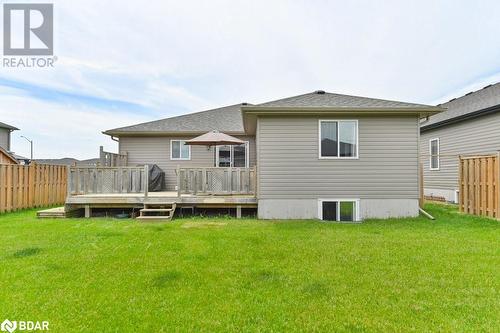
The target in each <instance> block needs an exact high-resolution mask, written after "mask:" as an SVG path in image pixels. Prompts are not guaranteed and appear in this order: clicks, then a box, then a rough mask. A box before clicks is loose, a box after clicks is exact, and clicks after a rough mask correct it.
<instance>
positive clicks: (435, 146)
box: [429, 139, 439, 170]
mask: <svg viewBox="0 0 500 333" xmlns="http://www.w3.org/2000/svg"><path fill="white" fill-rule="evenodd" d="M429 155H430V158H429V169H430V170H439V139H432V140H430V141H429Z"/></svg>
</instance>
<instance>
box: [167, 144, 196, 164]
mask: <svg viewBox="0 0 500 333" xmlns="http://www.w3.org/2000/svg"><path fill="white" fill-rule="evenodd" d="M174 142H181V145H182V142H186V140H178V139H175V140H170V160H172V161H190V160H191V146H190V145H188V147H189V156H188V157H187V158H186V157H182V156H181V155H182V149H181V150H180V151H179V156H181V157H174V156H173V152H174V151H173V150H172V146H173V143H174Z"/></svg>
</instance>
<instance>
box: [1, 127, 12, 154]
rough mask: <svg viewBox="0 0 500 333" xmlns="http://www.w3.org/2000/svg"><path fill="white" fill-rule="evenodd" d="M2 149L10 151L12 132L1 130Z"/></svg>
mask: <svg viewBox="0 0 500 333" xmlns="http://www.w3.org/2000/svg"><path fill="white" fill-rule="evenodd" d="M0 147H2V148H3V149H5V150H7V151H9V150H10V130H8V129H6V128H0Z"/></svg>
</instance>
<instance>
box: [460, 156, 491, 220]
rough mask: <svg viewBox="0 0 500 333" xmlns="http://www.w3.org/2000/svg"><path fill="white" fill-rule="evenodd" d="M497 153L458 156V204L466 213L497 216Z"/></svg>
mask: <svg viewBox="0 0 500 333" xmlns="http://www.w3.org/2000/svg"><path fill="white" fill-rule="evenodd" d="M499 163H500V158H499V155H498V154H497V155H488V156H460V157H459V166H458V169H459V206H460V211H461V212H464V213H467V214H474V215H484V216H489V217H495V218H499V217H500V213H499V207H500V188H499V184H498V181H499V179H500V166H499Z"/></svg>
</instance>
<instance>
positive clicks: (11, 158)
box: [0, 147, 19, 164]
mask: <svg viewBox="0 0 500 333" xmlns="http://www.w3.org/2000/svg"><path fill="white" fill-rule="evenodd" d="M0 154H3V155H5V156H6V157H7V158H9V159H10V160H12V162H14V163H15V164H19V162H18V161H17V159H16V158H15V157H14V155H13V154H11V153H9V152H8V151H7V150H5V149H4V148H2V147H0Z"/></svg>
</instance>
